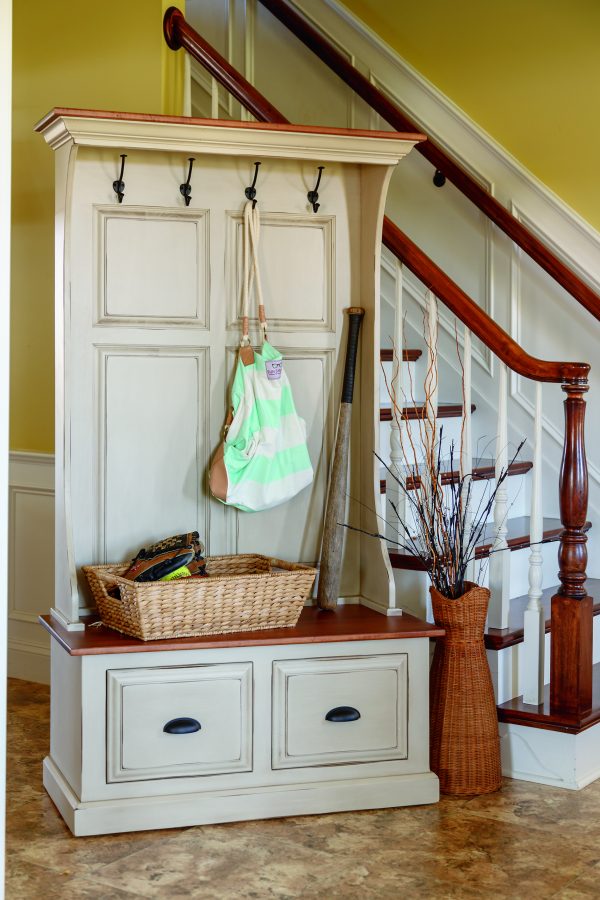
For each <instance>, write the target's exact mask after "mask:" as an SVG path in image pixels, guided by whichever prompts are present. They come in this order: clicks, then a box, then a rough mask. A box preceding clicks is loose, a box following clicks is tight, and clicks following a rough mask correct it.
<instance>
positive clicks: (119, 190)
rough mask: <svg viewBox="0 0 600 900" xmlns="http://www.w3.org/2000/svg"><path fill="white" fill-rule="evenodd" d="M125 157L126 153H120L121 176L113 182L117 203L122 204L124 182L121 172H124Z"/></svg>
mask: <svg viewBox="0 0 600 900" xmlns="http://www.w3.org/2000/svg"><path fill="white" fill-rule="evenodd" d="M126 156H127V154H126V153H121V174H120V175H119V177H118V178H117V180H116V181H113V191H114V192H115V194H116V195H117V197H118V198H119V203H122V202H123V197H124V196H125V182H124V181H123V172H124V171H125V158H126Z"/></svg>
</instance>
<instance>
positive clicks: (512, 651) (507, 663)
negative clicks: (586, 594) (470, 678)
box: [487, 616, 600, 703]
mask: <svg viewBox="0 0 600 900" xmlns="http://www.w3.org/2000/svg"><path fill="white" fill-rule="evenodd" d="M593 634H594V638H593V640H594V644H593V657H592V661H593V662H594V663H598V662H600V616H594V632H593ZM551 640H552V635H551V634H550V633H548V634H547V635H546V643H545V648H546V649H545V659H544V684H549V683H550V643H551ZM487 657H488V661H489V664H490V671H491V673H492V682H493V684H494V692H495V695H496V702H497V703H506V702H507V701H508V700H512V699H513V698H514V697H520V696H521V695H522V694H523V692H524V690H525V685H524V683H523V671H524V658H525V645H524V643H523V641H521V642H520V643H518V644H514V645H513V646H512V647H505V648H504V649H503V650H487Z"/></svg>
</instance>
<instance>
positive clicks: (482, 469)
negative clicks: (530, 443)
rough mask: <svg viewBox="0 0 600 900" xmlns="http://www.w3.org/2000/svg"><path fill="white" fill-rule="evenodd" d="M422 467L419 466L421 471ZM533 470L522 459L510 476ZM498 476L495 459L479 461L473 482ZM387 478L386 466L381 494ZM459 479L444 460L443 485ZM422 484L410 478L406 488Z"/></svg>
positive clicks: (511, 468)
mask: <svg viewBox="0 0 600 900" xmlns="http://www.w3.org/2000/svg"><path fill="white" fill-rule="evenodd" d="M420 468H421V466H419V469H420ZM531 468H533V463H532V462H530V461H529V460H525V459H521V460H518V461H517V462H514V463H513V464H512V465H511V466H509V468H508V474H509V475H524V474H525V473H526V472H529V470H530V469H531ZM495 474H496V470H495V463H494V460H493V459H491V458H490V459H479V460H478V461H477V465H476V466H473V481H486V480H489V479H491V478H494V476H495ZM386 476H387V470H386V468H385V466H382V467H381V468H380V478H381V481H380V489H381V493H382V494H385V491H386V483H385V482H386ZM458 477H459V470H458V469H452V470H451V469H450V460H444V464H443V466H442V484H449V483H450V482H451V481H453V480H456V479H457V478H458ZM419 483H420V478H418V477H417V478H413V477H410V478H408V479H407V481H406V486H407V488H408V490H409V491H410V490H414V489H415V488H416V487H417V486H418V484H419Z"/></svg>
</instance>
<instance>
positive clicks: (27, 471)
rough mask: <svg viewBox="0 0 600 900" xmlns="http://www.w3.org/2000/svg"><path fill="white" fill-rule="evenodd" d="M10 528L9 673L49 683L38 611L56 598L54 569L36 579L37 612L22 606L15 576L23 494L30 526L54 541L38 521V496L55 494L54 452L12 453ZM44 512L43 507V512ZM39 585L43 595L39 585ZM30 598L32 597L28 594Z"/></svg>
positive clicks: (41, 536)
mask: <svg viewBox="0 0 600 900" xmlns="http://www.w3.org/2000/svg"><path fill="white" fill-rule="evenodd" d="M9 459H10V467H9V501H10V502H9V512H10V515H9V532H8V547H9V556H8V566H7V568H8V604H7V605H8V629H9V635H8V674H9V675H10V677H12V678H24V679H25V680H27V681H37V682H41V683H42V684H48V683H49V681H50V653H49V648H48V646H47V644H46V643H45V642H42V641H43V640H44V639H43V635H42V633H41V627H40V625H39V623H38V621H37V617H38V615H40V614H42V613H47V612H48V611H49V609H50V607H51V606H52V604H53V600H54V575H53V572H52V571H51V570H50V571H45V572H40V573H39V575H38V577H37V581H36V598H37V600H38V607H37V609H36V610H35V611H34V612H31V611H30V608H29V609H22V608H20V600H21V599H23V598H20V597H19V596H18V590H19V589H18V581H17V580H16V578H15V575H16V572H15V559H16V558H17V556H18V547H17V541H18V532H17V530H16V527H15V526H16V517H15V509H16V501H17V498H18V497H19V496H21V495H27V496H28V497H29V498H30V501H33V502H32V503H31V502H30V503H29V504H28V509H29V513H28V515H29V516H31V520H30V521H28V522H27V527H26V530H27V531H28V532H31V533H33V534H35V535H36V536H37V537H36V540H38V541H44V540H50V541H52V538H53V534H52V532H50V533H48V530H47V528H46V527H45V525H44V522H45V521H46V520H47V505H46V517H45V518H44V519H43V521H42V520H41V519H40V520H39V521H38V519H37V516H38V512H37V504H36V503H35V498H39V499H40V500H41V501H42V502H44V501H46V504H47V501H48V498H53V497H54V455H53V454H51V453H36V452H32V451H24V450H13V451H11V453H10V456H9ZM42 515H43V513H42V511H41V508H40V516H42ZM38 585H39V596H38V594H37V586H38ZM26 599H28V600H29V601H30V597H27V598H26Z"/></svg>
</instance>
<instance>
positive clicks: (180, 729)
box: [107, 662, 252, 782]
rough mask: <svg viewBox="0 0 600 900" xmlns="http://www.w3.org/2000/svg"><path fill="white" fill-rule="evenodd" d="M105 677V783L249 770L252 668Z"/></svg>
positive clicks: (249, 665)
mask: <svg viewBox="0 0 600 900" xmlns="http://www.w3.org/2000/svg"><path fill="white" fill-rule="evenodd" d="M107 679H108V684H107V688H108V715H107V722H108V724H107V728H108V731H107V781H109V782H114V781H141V780H147V779H152V778H176V777H182V776H190V775H218V774H221V773H225V772H247V771H250V770H251V769H252V663H249V662H248V663H240V664H232V665H220V664H215V665H208V666H189V667H183V666H182V667H175V668H156V669H113V670H109V671H108V672H107ZM166 725H168V726H169V730H167V731H165V726H166Z"/></svg>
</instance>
